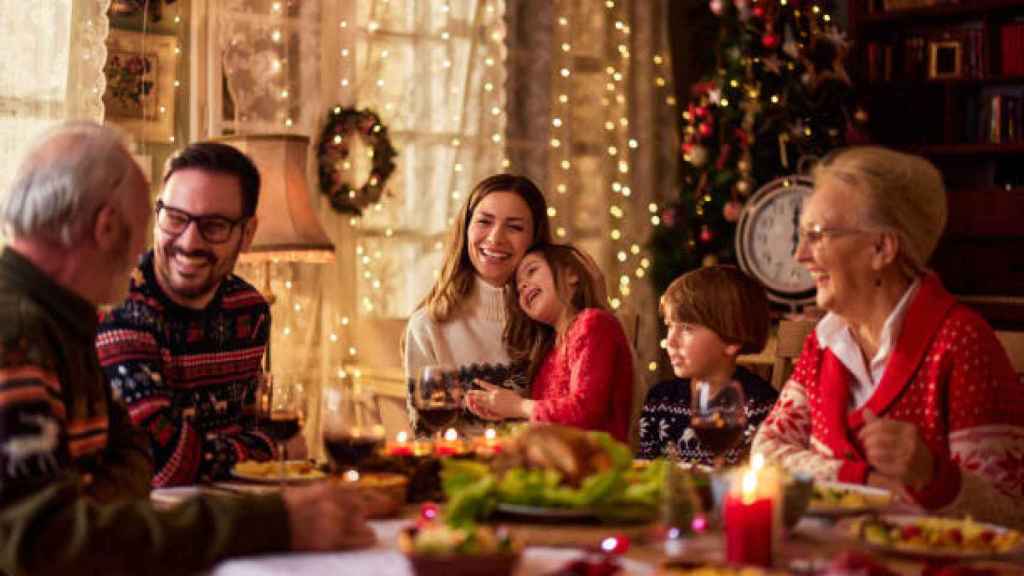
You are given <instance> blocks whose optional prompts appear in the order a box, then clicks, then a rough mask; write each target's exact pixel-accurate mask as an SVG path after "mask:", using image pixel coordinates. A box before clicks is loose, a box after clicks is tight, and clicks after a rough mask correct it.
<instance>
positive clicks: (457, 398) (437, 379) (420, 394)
mask: <svg viewBox="0 0 1024 576" xmlns="http://www.w3.org/2000/svg"><path fill="white" fill-rule="evenodd" d="M464 397H465V384H464V383H463V382H462V381H461V380H460V379H459V378H457V374H456V372H455V371H454V370H453V369H451V368H448V367H446V366H424V367H423V369H421V370H420V374H419V377H418V378H417V379H416V381H415V383H414V386H413V403H412V404H413V407H414V408H416V412H417V414H418V417H419V420H420V421H421V422H423V424H424V425H426V427H427V428H429V429H430V430H432V431H433V432H434V433H435V435H436V436H437V439H438V440H440V439H441V435H442V434H443V433H444V431H445V429H446V428H448V427H450V426H452V425H453V424H455V421H456V420H458V417H459V413H460V412H461V411H462V402H463V399H464Z"/></svg>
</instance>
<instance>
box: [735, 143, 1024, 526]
mask: <svg viewBox="0 0 1024 576" xmlns="http://www.w3.org/2000/svg"><path fill="white" fill-rule="evenodd" d="M800 220H801V227H800V243H799V246H798V248H797V252H796V258H797V260H798V261H799V262H800V263H801V264H802V265H803V266H804V267H806V268H807V270H808V271H809V272H810V273H811V275H812V276H813V277H814V279H815V282H816V285H817V302H818V305H819V306H821V307H822V308H824V309H825V310H827V311H828V314H827V315H826V316H825V317H824V318H822V320H821V321H820V322H819V323H818V325H817V327H816V329H815V331H814V332H812V333H811V335H810V336H808V338H807V341H806V343H805V345H804V350H803V353H802V354H801V356H800V359H799V360H798V361H797V363H796V366H795V369H794V372H793V376H792V378H791V379H790V380H789V382H787V383H786V385H785V387H784V388H783V390H782V393H781V396H780V398H779V401H778V403H777V404H776V405H775V409H774V410H773V411H772V413H771V414H770V415H769V416H768V419H767V420H766V421H765V423H764V425H763V426H762V427H761V429H760V431H759V433H758V435H757V437H756V438H755V441H754V446H753V451H754V452H761V453H763V454H764V455H765V456H766V457H768V458H769V459H774V460H776V461H778V462H780V463H782V464H783V465H785V466H786V467H787V468H789V469H791V470H800V471H804V472H810V473H812V474H814V475H815V476H816V477H817V478H819V479H827V480H840V481H843V482H853V483H860V484H870V485H876V486H881V487H885V488H888V489H890V490H893V491H894V492H895V493H897V494H899V495H901V496H903V497H904V498H907V499H909V500H911V501H913V502H914V503H916V504H917V505H919V506H921V507H923V508H925V509H927V510H929V511H933V512H939V513H943V514H955V515H964V514H969V515H971V516H973V517H974V518H976V519H984V520H988V521H993V522H999V523H1002V524H1008V525H1013V526H1021V525H1024V467H1022V466H1021V465H1020V463H1021V462H1022V461H1024V427H1022V426H1021V423H1022V422H1024V386H1021V383H1020V382H1019V381H1018V379H1017V375H1016V374H1015V373H1014V371H1013V369H1012V368H1011V366H1010V361H1009V359H1008V357H1007V355H1006V352H1005V351H1004V350H1003V349H1002V347H1001V346H1000V344H999V342H998V341H997V340H996V337H995V334H994V333H993V332H992V329H991V328H990V327H989V326H988V324H986V323H985V321H984V320H983V319H982V318H981V317H980V316H978V315H977V314H976V313H975V312H973V311H972V310H970V309H969V308H967V307H966V306H963V305H962V304H959V303H958V302H957V301H956V299H955V298H954V297H953V296H952V295H950V294H949V293H948V292H946V290H945V289H944V288H943V286H942V283H941V282H940V280H939V278H938V276H936V275H935V274H934V273H932V272H929V271H928V270H927V268H926V267H925V264H926V262H927V260H928V258H929V257H930V256H931V254H932V251H933V250H934V249H935V246H936V245H937V244H938V241H939V237H940V236H941V234H942V229H943V228H944V227H945V224H946V195H945V190H944V187H943V184H942V178H941V176H940V175H939V172H938V171H937V170H936V169H935V167H934V166H932V165H931V164H930V163H929V162H928V161H926V160H924V159H923V158H919V157H916V156H911V155H908V154H902V153H899V152H894V151H891V150H886V149H884V148H873V147H865V148H852V149H849V150H845V151H842V152H840V153H838V154H837V155H836V156H834V157H833V158H831V159H827V160H826V161H825V162H824V163H823V164H822V165H821V166H819V167H818V168H817V170H816V171H815V173H814V192H813V194H811V196H810V197H809V198H808V199H807V200H806V202H805V205H804V209H803V212H802V214H801V217H800Z"/></svg>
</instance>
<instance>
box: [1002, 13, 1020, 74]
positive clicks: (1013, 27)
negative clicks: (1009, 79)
mask: <svg viewBox="0 0 1024 576" xmlns="http://www.w3.org/2000/svg"><path fill="white" fill-rule="evenodd" d="M999 40H1000V47H1001V48H1002V51H1001V52H1000V54H1001V55H1002V59H1003V64H1002V70H1003V75H1004V76H1021V75H1024V22H1011V23H1009V24H1004V25H1003V27H1002V28H1001V29H1000V30H999Z"/></svg>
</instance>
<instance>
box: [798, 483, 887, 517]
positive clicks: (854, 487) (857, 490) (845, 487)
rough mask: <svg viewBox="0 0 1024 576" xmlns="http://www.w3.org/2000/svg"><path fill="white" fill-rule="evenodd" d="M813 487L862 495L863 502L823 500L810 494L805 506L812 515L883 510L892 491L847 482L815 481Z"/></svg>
mask: <svg viewBox="0 0 1024 576" xmlns="http://www.w3.org/2000/svg"><path fill="white" fill-rule="evenodd" d="M814 488H815V489H818V488H823V489H825V490H832V491H836V492H843V493H845V494H851V495H855V496H860V497H862V498H863V499H864V500H865V502H864V503H863V505H860V506H853V505H845V504H840V503H833V502H823V501H821V500H818V499H817V498H815V497H814V496H813V494H812V496H811V503H810V504H808V506H807V513H808V514H811V515H814V516H833V517H834V516H854V515H857V514H864V513H865V512H877V511H879V510H884V509H885V508H887V507H888V506H889V504H890V503H892V493H891V492H889V491H888V490H884V489H882V488H875V487H873V486H863V485H861V484H847V483H845V482H815V483H814Z"/></svg>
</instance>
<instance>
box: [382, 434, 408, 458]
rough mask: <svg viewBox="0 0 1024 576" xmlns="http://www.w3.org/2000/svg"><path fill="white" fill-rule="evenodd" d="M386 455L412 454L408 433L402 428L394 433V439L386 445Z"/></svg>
mask: <svg viewBox="0 0 1024 576" xmlns="http://www.w3.org/2000/svg"><path fill="white" fill-rule="evenodd" d="M387 454H388V456H412V446H410V445H409V433H408V432H406V431H405V430H402V431H401V432H399V433H398V434H396V435H395V441H394V442H392V443H389V445H388V447H387Z"/></svg>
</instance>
